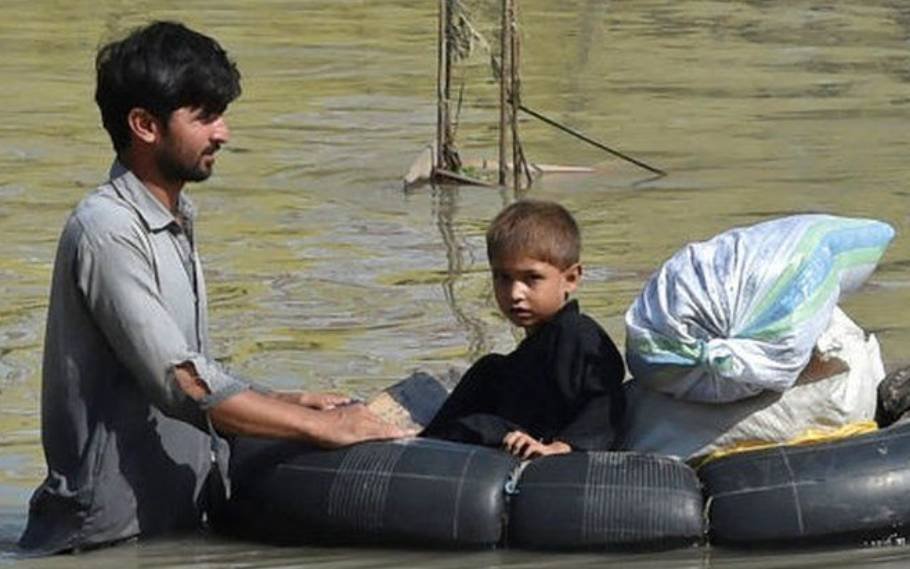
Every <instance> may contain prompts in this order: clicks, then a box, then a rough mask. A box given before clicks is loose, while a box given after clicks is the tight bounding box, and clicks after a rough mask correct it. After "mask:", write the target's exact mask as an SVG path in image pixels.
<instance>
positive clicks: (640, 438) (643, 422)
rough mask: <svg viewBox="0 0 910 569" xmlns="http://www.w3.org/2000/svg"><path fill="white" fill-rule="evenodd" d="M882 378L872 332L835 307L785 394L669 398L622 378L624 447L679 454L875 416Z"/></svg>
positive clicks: (783, 437)
mask: <svg viewBox="0 0 910 569" xmlns="http://www.w3.org/2000/svg"><path fill="white" fill-rule="evenodd" d="M884 377H885V369H884V366H883V365H882V358H881V353H880V350H879V345H878V341H877V340H876V338H875V336H873V335H870V336H869V337H868V338H866V336H865V333H864V332H863V330H862V329H861V328H860V327H859V326H857V325H856V324H854V323H853V322H852V321H851V320H850V319H849V318H848V317H847V316H846V315H845V314H844V313H843V312H841V311H840V309H838V308H835V310H834V314H833V316H832V318H831V324H830V325H829V326H828V328H827V329H826V330H825V332H824V333H823V334H822V336H821V337H820V338H819V341H818V344H817V345H816V348H815V351H814V352H813V355H812V360H811V363H810V365H809V366H808V367H807V368H806V369H805V370H804V371H803V373H802V374H800V376H799V379H798V380H797V381H796V384H795V385H794V386H793V387H792V388H790V389H788V390H787V391H785V392H784V393H782V394H781V393H776V392H773V391H766V392H764V393H762V394H761V395H758V396H756V397H752V398H750V399H744V400H742V401H736V402H733V403H727V404H724V405H718V404H716V403H697V402H692V401H682V400H680V399H674V398H673V397H671V396H669V395H665V394H663V393H658V392H655V391H652V390H650V389H648V388H647V387H645V384H644V383H643V382H639V381H635V380H633V381H630V382H628V383H627V384H626V395H627V401H628V410H627V414H626V425H625V430H626V439H625V446H626V448H628V449H630V450H637V451H641V452H653V453H658V454H665V455H670V456H676V457H678V458H682V459H684V460H688V459H691V458H696V457H700V456H704V455H707V454H710V453H712V452H714V451H717V450H723V449H728V448H732V447H734V446H736V445H737V444H739V443H744V442H767V443H783V442H786V441H788V440H791V439H793V438H795V437H798V436H800V435H802V434H804V433H805V432H806V431H808V430H809V429H813V428H829V429H832V430H833V429H836V428H838V427H842V426H844V425H848V424H850V423H854V422H856V421H866V420H870V419H873V418H874V417H875V403H876V390H877V388H878V384H879V383H880V382H881V380H882V379H883V378H884Z"/></svg>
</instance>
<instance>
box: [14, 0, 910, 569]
mask: <svg viewBox="0 0 910 569" xmlns="http://www.w3.org/2000/svg"><path fill="white" fill-rule="evenodd" d="M490 4H493V5H495V4H496V3H495V2H490ZM474 5H475V6H479V7H478V8H477V12H478V14H480V15H482V16H487V17H492V16H493V15H495V13H496V10H495V9H494V8H493V7H483V6H480V4H479V3H476V2H475V3H474ZM435 7H436V3H435V2H430V1H424V2H420V3H416V2H405V1H401V0H398V1H391V2H383V3H378V2H337V1H335V2H333V1H328V0H322V1H316V0H298V1H295V2H288V1H279V0H275V1H259V2H247V1H240V0H224V1H222V2H217V3H215V2H204V1H183V2H163V1H161V0H159V1H156V2H150V1H133V2H128V3H127V2H119V1H114V0H99V1H97V2H35V1H24V0H4V2H3V3H2V5H0V16H2V17H0V53H2V54H3V57H2V58H0V85H2V87H0V237H2V242H3V245H2V247H0V291H2V292H0V294H2V299H3V305H2V307H0V405H2V414H0V551H2V550H8V549H9V547H10V544H11V543H12V542H13V541H14V540H15V539H16V537H17V536H18V533H19V532H20V531H21V529H22V527H23V525H24V522H25V502H26V500H27V497H28V495H29V493H30V491H31V489H32V488H33V487H34V485H35V484H36V483H37V482H38V481H39V479H40V478H41V477H42V474H43V462H42V458H41V450H40V445H39V427H38V415H37V408H38V392H39V362H40V354H41V344H42V334H43V325H44V316H45V304H46V296H47V286H48V280H49V274H50V269H51V261H52V254H53V249H54V246H55V241H56V238H57V235H58V232H59V229H60V227H61V225H62V222H63V220H64V217H65V215H66V213H67V212H68V211H69V209H70V208H71V207H72V206H73V205H74V204H75V202H76V201H77V200H78V199H79V198H80V197H81V196H82V195H83V194H84V193H86V192H87V191H88V190H89V189H90V188H91V187H93V186H94V185H95V184H96V183H98V182H99V181H100V180H101V179H102V177H103V176H104V174H105V172H106V169H107V167H108V165H109V162H110V159H111V156H110V151H109V145H108V141H107V138H106V134H105V133H104V132H103V131H102V130H101V128H100V126H99V119H98V116H97V112H96V110H95V107H94V105H93V103H92V91H93V85H92V58H93V54H94V50H95V48H96V46H97V45H98V44H99V43H100V42H101V41H102V40H104V39H107V38H110V37H112V36H113V35H119V33H120V32H121V31H122V30H124V29H127V28H129V27H132V26H133V25H137V24H140V23H143V22H145V21H147V20H148V19H150V18H175V19H180V20H183V21H186V22H187V23H189V24H190V25H192V26H195V27H198V28H200V29H202V30H204V31H206V32H207V33H210V34H212V35H214V36H216V37H217V38H218V39H219V40H221V41H222V43H223V44H224V45H225V46H226V47H227V48H228V49H229V51H230V52H231V53H232V54H233V55H234V56H235V58H236V59H237V61H238V63H239V65H240V67H241V69H242V71H243V73H244V89H245V92H244V96H243V97H242V99H241V100H240V101H239V102H237V103H236V104H235V105H234V106H233V107H232V108H231V110H230V114H229V119H230V120H231V126H232V130H233V140H232V143H231V144H230V149H231V150H232V152H224V153H223V154H222V157H221V159H220V161H219V164H218V173H217V176H216V177H214V178H213V179H212V180H210V181H209V182H207V183H205V184H203V185H200V186H198V187H193V188H192V190H191V192H192V195H193V196H194V197H195V198H196V200H197V202H199V203H200V206H201V209H202V212H203V213H202V218H201V227H200V238H201V242H202V252H203V254H204V258H205V267H206V271H207V277H208V281H209V286H210V297H211V305H212V307H211V308H212V314H211V316H212V318H211V320H212V328H213V336H214V338H215V341H216V346H217V352H218V354H219V356H220V357H221V358H223V360H224V361H226V362H227V363H228V364H229V365H230V366H231V367H232V368H233V369H234V370H236V371H238V372H240V373H242V374H244V375H247V376H250V377H254V378H257V379H260V380H262V381H264V382H266V383H270V384H272V385H276V386H284V387H287V386H294V385H301V384H302V385H305V386H308V387H313V388H334V389H341V390H349V391H353V392H356V393H359V394H363V395H366V394H369V393H371V392H374V391H376V390H378V389H380V388H382V387H383V386H385V385H387V384H388V383H390V382H392V381H393V380H394V379H396V378H398V377H401V376H402V375H403V374H405V373H406V372H408V371H409V370H411V369H413V368H415V367H418V366H430V367H434V366H443V365H446V364H448V363H454V364H466V363H468V362H469V361H470V360H471V359H472V358H474V357H475V356H476V355H477V354H479V353H482V352H484V351H487V350H490V349H498V350H508V349H510V348H511V346H512V345H513V343H514V337H513V334H512V333H511V331H510V330H509V329H508V328H507V327H506V325H505V324H504V322H503V321H502V320H500V319H499V318H498V317H497V316H496V311H495V306H494V304H493V302H492V299H491V296H490V292H489V288H488V285H487V276H486V274H485V266H486V265H485V260H484V253H483V247H482V232H483V229H484V226H485V224H486V223H487V221H488V220H489V219H490V218H491V217H492V216H493V215H494V214H495V213H496V211H497V210H498V209H499V208H500V207H501V206H502V205H503V203H505V202H506V201H508V200H509V199H511V196H510V195H509V194H508V193H507V192H500V191H498V190H491V189H484V188H471V187H463V188H453V189H445V190H432V189H422V190H418V191H414V192H409V193H405V192H403V191H402V190H401V183H400V178H401V176H402V174H403V172H404V171H405V169H406V168H407V166H408V165H409V163H410V161H411V159H412V158H413V156H414V155H415V154H416V153H417V152H418V150H419V149H420V148H421V147H422V146H424V145H425V144H426V143H427V142H428V141H430V140H431V139H432V138H433V132H434V130H433V129H434V121H435V107H434V100H433V96H434V80H435V68H434V66H435V51H434V50H435V47H434V41H435V29H436V27H435V26H436V19H435V17H436V16H435ZM521 11H522V24H523V26H524V49H523V61H524V67H523V84H524V100H525V103H526V104H527V105H528V106H530V107H532V108H535V109H538V110H540V111H542V112H544V113H546V114H549V115H551V116H553V117H555V118H558V119H560V120H562V121H564V122H567V123H569V124H571V125H572V126H574V127H576V128H579V129H581V130H583V131H585V132H586V133H588V134H590V135H592V136H594V137H597V138H600V139H602V140H604V141H606V142H608V143H610V144H613V145H615V146H617V147H619V148H621V149H623V150H624V151H626V152H629V153H631V154H633V155H635V156H637V157H639V158H641V159H643V160H646V161H648V162H651V163H653V164H655V165H657V166H660V167H661V168H664V169H666V170H668V171H669V172H670V176H669V177H667V178H664V179H661V180H658V181H651V182H648V181H643V180H644V179H645V178H646V176H644V175H642V173H641V172H640V171H638V170H636V169H635V168H634V167H632V166H629V165H627V164H623V163H620V162H617V161H616V160H612V159H609V158H608V157H606V156H605V155H603V154H601V153H599V151H596V150H594V149H592V148H590V147H586V146H583V145H580V144H578V143H576V142H574V141H573V140H572V139H569V138H566V137H565V136H564V135H562V134H560V133H558V132H555V131H552V130H550V129H549V128H548V127H545V126H543V125H540V124H536V123H532V122H526V123H524V124H523V127H524V133H525V142H526V150H527V152H528V154H529V155H530V157H531V158H532V160H535V161H539V162H547V163H565V164H596V165H597V166H598V167H599V169H600V170H601V171H600V173H599V174H598V175H595V176H583V177H578V176H576V177H571V176H553V177H550V178H546V179H544V180H542V181H540V182H539V183H538V184H537V185H535V187H534V188H533V190H532V195H534V196H536V197H543V198H549V199H557V200H560V201H561V202H563V203H565V204H566V205H567V206H568V207H569V208H571V209H572V210H573V211H574V212H575V213H576V214H577V217H578V219H579V221H580V222H581V225H582V228H583V231H584V234H585V240H586V241H585V252H584V257H585V261H586V266H587V278H586V283H585V285H584V286H583V290H582V291H581V293H580V300H581V302H582V304H583V306H584V307H585V309H586V311H587V312H589V313H591V314H592V315H593V316H595V317H596V318H598V319H599V320H600V321H601V322H602V323H603V324H604V326H605V327H606V328H607V330H608V331H609V332H610V333H611V334H612V335H613V336H614V338H615V339H616V340H617V342H618V343H621V342H622V340H623V326H622V315H623V313H624V311H625V309H626V307H627V306H628V305H629V304H630V302H631V300H632V298H633V297H634V296H635V294H637V292H638V290H639V289H640V287H641V286H642V284H643V282H644V280H645V279H646V278H647V276H648V274H649V273H650V272H651V271H652V270H654V269H655V268H656V267H657V266H658V264H659V263H660V262H661V261H662V260H663V259H665V258H666V257H668V256H669V255H670V254H671V253H672V252H673V251H674V250H676V249H677V248H678V247H680V246H681V245H682V244H683V243H685V242H686V241H688V240H693V239H701V238H706V237H709V236H711V235H712V234H714V233H716V232H717V231H719V230H721V229H724V228H727V227H730V226H733V225H741V224H747V223H752V222H754V221H758V220H763V219H767V218H768V217H770V216H774V215H778V214H786V213H794V212H808V211H822V212H830V213H837V214H844V215H858V216H871V217H877V218H880V219H883V220H886V221H888V222H890V223H892V224H893V225H894V226H895V227H896V228H897V231H898V236H897V238H896V240H895V242H894V243H893V245H892V246H891V248H890V250H889V252H888V254H887V256H886V258H885V261H884V264H883V265H882V266H881V267H880V269H879V270H878V272H877V273H876V275H875V276H874V278H873V282H872V283H871V284H870V285H869V286H868V287H866V289H864V290H863V291H862V292H861V293H859V294H857V295H856V296H854V297H852V298H851V299H849V300H848V301H847V302H846V304H845V308H846V309H847V311H848V312H849V313H850V314H851V316H852V317H853V318H854V319H855V320H857V321H858V322H859V323H861V324H862V325H863V326H865V327H866V328H867V329H869V330H871V331H874V332H875V333H877V334H878V336H879V338H880V340H881V342H882V348H883V353H884V356H885V359H886V364H887V365H888V366H889V367H893V366H895V365H898V364H900V363H908V362H910V326H908V324H907V313H908V311H907V306H908V304H910V239H908V237H907V230H908V227H910V209H908V207H907V197H908V189H907V186H906V181H907V178H908V173H910V167H908V165H907V164H908V161H907V158H906V156H907V155H908V151H910V143H908V141H910V135H908V129H907V126H908V122H907V116H908V113H910V50H908V43H910V7H908V6H906V5H905V4H904V3H900V2H893V1H880V2H858V1H855V0H854V1H852V2H828V3H818V2H802V1H797V2H777V3H772V2H757V1H753V2H712V1H705V2H685V3H679V2H669V1H657V0H654V1H639V2H634V3H633V2H615V3H611V2H606V1H603V0H588V1H583V0H566V1H563V2H558V3H554V2H545V1H542V0H522V2H521ZM466 75H467V76H468V77H469V78H471V79H472V81H473V83H472V85H471V86H470V87H469V88H468V90H467V91H466V95H465V103H466V105H467V106H468V108H467V109H466V110H465V111H464V112H463V116H462V126H461V140H462V145H463V148H464V153H465V154H466V155H469V156H475V157H482V156H489V157H492V156H493V155H494V145H495V140H496V139H495V131H494V130H493V129H492V124H493V120H494V117H493V115H492V108H491V105H492V104H493V98H494V97H495V90H494V87H493V85H491V84H489V83H487V84H483V83H482V81H483V80H484V79H485V78H486V77H487V76H488V71H487V67H486V63H485V61H484V58H482V57H481V58H478V59H477V60H476V61H475V62H474V63H473V64H472V65H470V66H467V72H466ZM478 82H481V83H480V84H478ZM468 109H469V110H468ZM908 559H910V554H908V551H907V550H906V549H905V548H882V549H871V550H850V551H837V552H830V551H828V552H818V551H816V552H802V553H796V554H794V553H793V552H786V553H780V554H777V553H767V554H752V555H749V554H745V553H741V552H728V551H718V550H703V549H701V550H684V551H676V552H669V553H662V554H653V555H651V554H648V555H639V556H616V555H577V556H564V555H549V554H540V553H526V552H511V551H510V552H483V553H468V554H456V553H451V552H448V553H446V552H405V551H397V550H383V551H373V550H365V549H318V548H307V549H290V550H288V549H276V548H267V547H262V546H257V545H249V544H236V543H233V544H232V543H225V542H222V541H219V540H188V541H166V542H158V543H151V544H144V545H142V546H124V547H120V548H115V549H111V550H106V551H101V552H97V553H93V554H90V555H84V556H81V557H76V558H72V557H67V558H61V559H54V560H43V561H39V562H35V561H13V560H10V559H7V561H6V563H15V564H16V565H17V566H19V565H21V566H23V567H26V566H29V567H30V566H47V567H65V568H72V567H83V566H92V567H124V566H162V567H182V566H188V567H221V566H234V567H291V566H297V565H302V564H306V565H308V566H317V567H326V568H329V569H341V568H347V567H377V566H415V567H417V566H419V567H431V568H435V569H442V568H445V567H461V566H467V565H471V566H476V567H494V566H510V567H535V568H544V567H549V566H565V565H568V564H572V565H580V566H586V565H588V566H594V565H597V566H603V565H607V566H620V565H622V566H640V567H680V568H682V567H699V568H701V567H750V568H751V567H763V568H764V567H807V566H816V565H819V566H826V567H838V566H843V567H847V566H857V565H867V566H875V567H891V566H893V567H898V566H901V567H902V566H905V565H906V563H907V560H908ZM3 563H4V561H2V558H0V564H3Z"/></svg>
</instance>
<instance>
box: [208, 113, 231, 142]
mask: <svg viewBox="0 0 910 569" xmlns="http://www.w3.org/2000/svg"><path fill="white" fill-rule="evenodd" d="M213 126H214V130H213V131H212V140H214V141H215V142H218V143H219V144H224V143H225V142H227V141H228V140H230V139H231V129H229V128H228V124H227V121H226V120H225V119H224V117H218V120H216V121H215V124H214V125H213Z"/></svg>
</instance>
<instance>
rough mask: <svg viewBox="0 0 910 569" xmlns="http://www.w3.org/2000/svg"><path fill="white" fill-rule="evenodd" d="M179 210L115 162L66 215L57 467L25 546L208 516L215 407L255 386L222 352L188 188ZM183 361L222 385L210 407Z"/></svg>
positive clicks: (72, 544) (67, 545) (54, 346)
mask: <svg viewBox="0 0 910 569" xmlns="http://www.w3.org/2000/svg"><path fill="white" fill-rule="evenodd" d="M178 217H179V218H180V223H178V221H177V219H176V218H175V217H174V215H172V214H171V212H169V211H168V209H167V208H166V207H164V205H163V204H161V202H159V201H158V200H157V199H156V198H155V197H154V196H153V195H152V194H151V193H150V192H149V191H148V190H147V189H146V188H145V186H143V184H142V183H141V182H140V181H139V180H138V179H137V178H136V176H134V175H133V174H132V173H131V172H129V171H128V170H126V169H125V168H124V167H123V166H122V165H120V164H119V163H117V162H115V163H114V166H113V167H112V169H111V180H110V181H109V182H108V183H107V184H105V185H103V186H101V187H99V188H98V189H97V190H95V191H94V192H92V193H91V194H89V195H88V196H87V197H86V198H85V199H83V200H82V202H81V203H80V204H79V205H78V206H77V207H76V209H75V210H74V212H73V213H72V215H71V216H70V218H69V219H68V220H67V222H66V225H65V227H64V229H63V234H62V235H61V237H60V242H59V244H58V249H57V257H56V260H55V263H54V273H53V280H52V284H51V294H50V306H49V308H48V317H47V332H46V337H45V346H44V363H43V369H42V389H41V429H42V432H41V434H42V443H43V445H44V453H45V458H46V460H47V466H48V472H47V477H46V479H45V480H44V482H43V483H42V484H41V486H39V487H38V489H37V490H36V491H35V493H34V495H33V497H32V499H31V502H30V509H29V520H28V526H27V527H26V530H25V533H24V534H23V535H22V538H21V540H20V546H22V547H23V548H25V549H30V550H35V551H40V552H54V551H61V550H67V549H73V548H76V549H78V548H83V547H88V546H92V545H95V544H100V543H105V542H110V541H116V540H120V539H125V538H128V537H132V536H136V535H140V534H141V535H154V534H161V533H166V532H172V531H177V530H183V529H189V528H194V527H197V526H198V525H199V524H200V522H201V519H202V503H201V496H202V495H203V492H202V490H203V486H204V483H205V480H206V476H207V474H208V470H209V466H210V464H211V457H212V455H213V452H212V450H213V447H212V441H213V440H217V439H212V438H211V436H210V434H209V432H210V428H209V423H208V420H207V417H206V414H205V410H206V409H207V408H208V407H210V406H211V405H213V404H215V403H217V402H218V401H220V400H222V399H224V398H226V397H229V396H231V395H234V394H236V393H238V392H240V391H242V390H244V389H247V388H248V387H249V385H248V384H247V383H246V382H243V381H241V380H239V379H236V378H234V377H232V376H230V375H228V374H227V373H225V372H224V371H222V370H221V369H220V367H219V366H218V365H217V364H216V363H215V362H214V361H213V360H212V359H210V357H209V355H208V348H207V345H208V337H207V325H206V296H205V283H204V281H203V277H202V269H201V266H200V263H199V258H198V256H197V254H196V248H195V244H194V241H193V222H194V219H195V211H194V209H193V206H192V204H191V203H190V201H189V199H188V198H186V196H181V198H180V202H179V215H178ZM183 362H191V363H192V364H193V365H194V366H195V368H196V372H197V374H198V375H199V377H200V378H201V379H202V380H203V381H204V382H205V383H206V385H207V386H208V388H209V391H210V392H211V395H209V396H208V397H206V398H205V399H204V400H203V401H201V402H199V403H197V402H195V401H193V400H192V399H191V398H189V397H188V396H186V395H185V394H184V393H183V392H182V391H181V390H180V388H179V387H178V385H177V384H176V381H175V380H174V367H175V365H177V364H180V363H183ZM220 443H221V444H220V448H221V449H222V450H223V446H224V445H223V441H220ZM222 450H219V452H218V453H219V454H221V452H222ZM220 458H224V457H220Z"/></svg>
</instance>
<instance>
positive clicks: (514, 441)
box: [502, 431, 572, 460]
mask: <svg viewBox="0 0 910 569" xmlns="http://www.w3.org/2000/svg"><path fill="white" fill-rule="evenodd" d="M502 446H503V448H504V449H505V450H506V452H508V453H510V454H513V455H515V456H518V457H520V458H521V459H522V460H528V459H530V458H537V457H539V456H547V455H551V454H565V453H567V452H571V451H572V447H570V446H569V445H567V444H566V443H564V442H562V441H553V442H552V443H550V444H544V443H542V442H540V441H538V440H537V439H535V438H534V437H532V436H531V435H529V434H527V433H525V432H522V431H512V432H511V433H509V434H507V435H506V436H505V437H503V439H502Z"/></svg>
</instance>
